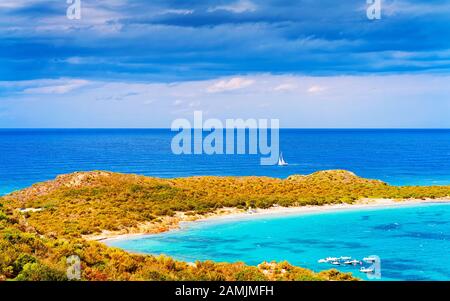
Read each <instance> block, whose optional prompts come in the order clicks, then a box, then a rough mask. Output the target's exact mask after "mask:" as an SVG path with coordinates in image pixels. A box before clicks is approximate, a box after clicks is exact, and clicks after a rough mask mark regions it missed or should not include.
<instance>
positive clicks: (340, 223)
mask: <svg viewBox="0 0 450 301" xmlns="http://www.w3.org/2000/svg"><path fill="white" fill-rule="evenodd" d="M107 244H108V245H111V246H116V247H120V248H123V249H126V250H129V251H134V252H140V253H150V254H166V255H170V256H172V257H175V258H177V259H180V260H184V261H190V262H194V261H195V260H207V259H209V260H214V261H217V262H236V261H244V262H246V263H248V264H251V265H257V264H259V263H261V262H263V261H271V260H276V261H284V260H287V261H288V262H290V263H292V264H296V265H299V266H302V267H306V268H310V269H313V270H315V271H321V270H324V269H330V268H334V266H331V265H330V264H323V263H318V260H319V259H321V258H326V257H329V256H331V257H340V256H351V257H352V258H355V259H358V260H361V259H362V258H364V257H367V256H371V255H376V256H378V257H379V258H380V259H381V270H380V271H381V280H450V264H449V262H450V252H449V250H450V204H426V205H414V206H409V205H407V206H403V207H400V208H383V209H380V208H378V209H363V210H361V209H358V210H348V211H337V212H328V213H307V214H305V213H303V214H297V215H291V216H278V217H273V216H271V217H267V216H265V217H249V218H244V219H236V220H215V221H213V220H211V221H206V222H196V223H189V224H187V225H186V226H185V227H183V228H182V229H181V230H178V231H173V232H168V233H163V234H157V235H148V236H143V237H139V238H133V239H129V240H112V241H109V242H107ZM364 266H366V267H369V266H370V265H368V264H365V265H364ZM338 269H340V270H342V271H344V272H352V273H353V274H354V275H355V276H358V277H361V278H362V279H366V274H363V273H360V272H359V269H360V266H356V267H353V266H351V267H342V266H340V267H338Z"/></svg>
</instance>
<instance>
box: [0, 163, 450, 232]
mask: <svg viewBox="0 0 450 301" xmlns="http://www.w3.org/2000/svg"><path fill="white" fill-rule="evenodd" d="M449 195H450V186H434V187H420V186H419V187H413V186H411V187H409V186H408V187H394V186H389V185H387V184H386V183H383V182H381V181H378V180H368V179H363V178H360V177H357V176H356V175H354V174H353V173H350V172H347V171H340V170H335V171H322V172H317V173H313V174H311V175H308V176H291V177H289V178H288V179H284V180H282V179H275V178H265V177H191V178H179V179H160V178H150V177H145V176H137V175H126V174H118V173H109V172H101V171H98V172H86V173H74V174H69V175H62V176H59V177H58V178H57V179H56V180H54V181H49V182H45V183H40V184H36V185H34V186H32V187H30V188H28V189H25V190H22V191H19V192H16V193H13V194H11V195H9V196H7V197H4V198H3V200H2V202H3V203H4V204H5V209H6V210H9V211H10V212H12V211H14V210H17V209H19V208H35V209H38V210H40V211H37V212H31V211H29V212H26V213H24V216H25V218H26V221H27V224H28V225H30V226H32V227H33V228H34V229H36V230H37V231H38V233H46V234H52V235H58V236H61V235H65V236H73V237H81V236H82V235H87V234H95V233H101V232H102V231H103V230H108V231H118V230H123V229H129V228H133V227H136V226H138V225H139V224H142V223H158V221H160V218H161V217H167V216H173V215H174V213H175V212H180V211H181V212H187V213H188V214H204V213H207V212H212V211H214V210H217V209H219V208H223V207H237V208H248V207H252V208H268V207H271V206H273V205H275V204H276V205H279V206H286V207H289V206H303V205H323V204H336V203H352V202H354V201H356V200H358V199H361V198H394V199H407V198H438V197H445V196H449Z"/></svg>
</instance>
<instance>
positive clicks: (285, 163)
mask: <svg viewBox="0 0 450 301" xmlns="http://www.w3.org/2000/svg"><path fill="white" fill-rule="evenodd" d="M286 165H288V164H287V162H286V161H284V158H283V153H280V157H279V158H278V166H286Z"/></svg>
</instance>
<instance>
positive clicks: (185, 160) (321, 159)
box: [0, 129, 450, 194]
mask: <svg viewBox="0 0 450 301" xmlns="http://www.w3.org/2000/svg"><path fill="white" fill-rule="evenodd" d="M174 135H175V133H173V132H171V131H170V130H168V129H154V130H148V129H141V130H139V129H111V130H104V129H101V130H98V129H89V130H87V129H85V130H79V129H71V130H67V129H65V130H63V129H60V130H49V129H47V130H39V129H33V130H26V129H20V130H9V129H2V130H0V194H5V193H9V192H11V191H14V190H17V189H20V188H24V187H27V186H30V185H32V184H33V183H36V182H40V181H45V180H50V179H53V178H54V177H56V176H57V175H59V174H63V173H70V172H75V171H89V170H109V171H116V172H124V173H137V174H143V175H149V176H156V177H184V176H193V175H231V176H249V175H257V176H270V177H279V178H285V177H287V176H289V175H292V174H309V173H312V172H315V171H318V170H324V169H346V170H350V171H353V172H355V173H356V174H358V175H360V176H363V177H367V178H375V179H380V180H383V181H386V182H388V183H390V184H393V185H444V184H450V130H287V129H286V130H281V132H280V148H281V151H282V152H283V155H284V158H285V160H286V161H287V162H288V163H289V166H284V167H280V166H261V165H260V156H259V155H213V156H209V155H174V154H172V151H171V147H170V145H171V140H172V138H173V136H174Z"/></svg>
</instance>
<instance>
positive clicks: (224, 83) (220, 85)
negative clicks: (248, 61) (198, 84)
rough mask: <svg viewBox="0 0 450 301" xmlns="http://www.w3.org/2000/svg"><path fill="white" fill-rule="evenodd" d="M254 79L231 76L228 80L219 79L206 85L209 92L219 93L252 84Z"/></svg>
mask: <svg viewBox="0 0 450 301" xmlns="http://www.w3.org/2000/svg"><path fill="white" fill-rule="evenodd" d="M254 83H255V81H254V80H253V79H246V78H242V77H233V78H231V79H229V80H221V81H218V82H216V83H215V84H213V85H212V86H210V87H208V89H207V91H208V92H209V93H219V92H224V91H232V90H238V89H243V88H246V87H249V86H251V85H253V84H254Z"/></svg>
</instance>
